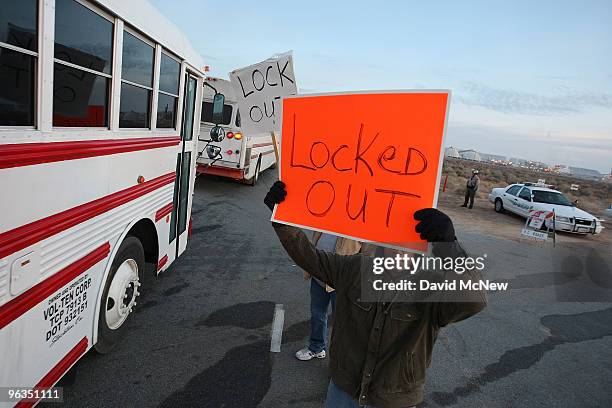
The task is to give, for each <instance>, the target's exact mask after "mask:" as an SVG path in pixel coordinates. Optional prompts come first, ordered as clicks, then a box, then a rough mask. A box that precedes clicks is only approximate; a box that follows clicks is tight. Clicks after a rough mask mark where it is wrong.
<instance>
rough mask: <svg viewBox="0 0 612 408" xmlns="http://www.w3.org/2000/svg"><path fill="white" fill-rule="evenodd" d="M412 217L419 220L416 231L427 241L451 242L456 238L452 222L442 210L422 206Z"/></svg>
mask: <svg viewBox="0 0 612 408" xmlns="http://www.w3.org/2000/svg"><path fill="white" fill-rule="evenodd" d="M414 219H415V220H417V221H419V223H418V224H417V225H416V228H415V230H416V232H418V233H420V234H421V238H422V239H425V240H427V242H453V241H454V240H455V239H456V238H455V228H454V227H453V222H452V221H451V219H450V218H449V217H448V215H446V214H444V213H443V212H442V211H439V210H436V209H435V208H424V209H422V210H419V211H417V212H415V213H414Z"/></svg>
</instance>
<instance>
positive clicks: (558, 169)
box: [552, 164, 570, 174]
mask: <svg viewBox="0 0 612 408" xmlns="http://www.w3.org/2000/svg"><path fill="white" fill-rule="evenodd" d="M552 171H554V172H555V173H559V174H570V168H569V166H566V165H563V164H555V165H554V166H553V168H552Z"/></svg>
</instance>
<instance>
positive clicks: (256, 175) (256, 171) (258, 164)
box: [251, 155, 261, 186]
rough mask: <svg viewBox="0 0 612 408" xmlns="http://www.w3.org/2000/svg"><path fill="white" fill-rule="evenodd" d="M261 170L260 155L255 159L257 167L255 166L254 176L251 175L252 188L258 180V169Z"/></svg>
mask: <svg viewBox="0 0 612 408" xmlns="http://www.w3.org/2000/svg"><path fill="white" fill-rule="evenodd" d="M260 168H261V155H259V158H258V159H257V166H255V174H253V177H252V178H251V186H254V185H255V184H257V180H259V169H260Z"/></svg>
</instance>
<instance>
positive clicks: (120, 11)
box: [95, 0, 204, 74]
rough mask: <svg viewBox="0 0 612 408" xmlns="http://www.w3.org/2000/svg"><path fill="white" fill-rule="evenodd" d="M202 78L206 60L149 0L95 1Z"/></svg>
mask: <svg viewBox="0 0 612 408" xmlns="http://www.w3.org/2000/svg"><path fill="white" fill-rule="evenodd" d="M95 1H96V2H97V3H98V4H100V6H102V7H104V8H106V9H108V10H109V11H110V12H112V13H113V14H115V15H117V16H118V17H120V18H121V19H122V20H124V21H125V22H126V23H128V24H129V25H131V26H133V27H134V28H135V29H136V30H137V31H140V32H142V33H143V34H145V35H147V36H148V37H151V39H152V40H154V41H155V42H158V43H159V44H161V45H162V46H163V47H164V48H166V49H168V51H171V52H172V53H174V54H176V55H177V56H178V57H181V58H183V59H185V60H186V61H187V62H188V63H189V64H190V65H191V66H192V67H193V68H196V69H197V70H198V71H200V73H202V74H203V68H204V60H203V59H202V56H201V55H200V54H199V53H198V52H197V51H196V50H195V49H194V48H193V46H192V45H191V43H190V42H189V40H188V39H187V37H185V35H184V34H183V32H182V31H181V30H180V29H179V28H178V27H177V26H176V25H175V24H174V23H173V22H171V21H170V20H168V19H167V18H166V17H165V16H164V15H163V14H162V13H160V11H159V10H158V9H157V8H156V7H155V6H153V5H152V4H151V3H150V2H149V1H148V0H95Z"/></svg>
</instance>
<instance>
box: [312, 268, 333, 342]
mask: <svg viewBox="0 0 612 408" xmlns="http://www.w3.org/2000/svg"><path fill="white" fill-rule="evenodd" d="M330 303H331V308H332V313H333V312H334V310H335V308H336V292H335V291H334V292H327V291H326V290H325V287H324V286H321V285H320V284H319V283H318V282H317V281H316V280H314V278H311V279H310V344H309V346H308V349H310V351H312V352H313V353H319V352H321V351H322V350H326V349H327V333H328V330H327V310H328V309H329V304H330Z"/></svg>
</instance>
